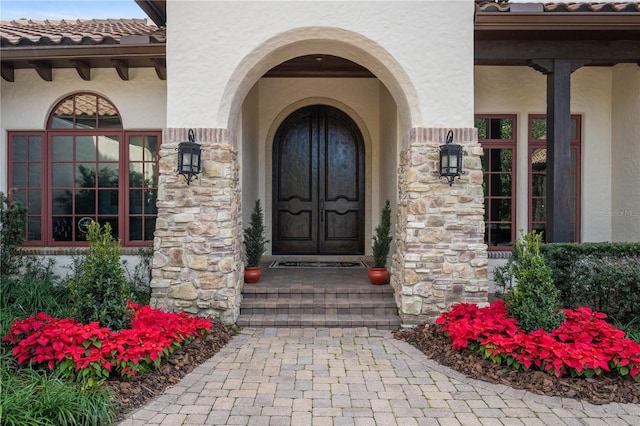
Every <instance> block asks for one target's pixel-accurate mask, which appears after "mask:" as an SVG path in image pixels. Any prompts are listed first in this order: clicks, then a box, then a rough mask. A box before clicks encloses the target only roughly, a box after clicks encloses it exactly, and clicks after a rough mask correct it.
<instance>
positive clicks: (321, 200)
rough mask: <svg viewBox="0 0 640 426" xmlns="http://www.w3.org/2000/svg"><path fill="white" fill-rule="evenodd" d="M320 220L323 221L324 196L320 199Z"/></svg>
mask: <svg viewBox="0 0 640 426" xmlns="http://www.w3.org/2000/svg"><path fill="white" fill-rule="evenodd" d="M320 222H324V198H321V199H320Z"/></svg>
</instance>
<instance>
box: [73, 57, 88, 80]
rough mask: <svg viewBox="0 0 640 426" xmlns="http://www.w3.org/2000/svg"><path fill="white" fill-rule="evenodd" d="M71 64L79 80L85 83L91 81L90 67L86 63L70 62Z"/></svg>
mask: <svg viewBox="0 0 640 426" xmlns="http://www.w3.org/2000/svg"><path fill="white" fill-rule="evenodd" d="M71 63H72V64H73V66H74V67H75V68H76V71H77V72H78V75H79V76H80V78H82V79H83V80H85V81H90V80H91V65H89V63H88V62H84V61H77V60H72V61H71Z"/></svg>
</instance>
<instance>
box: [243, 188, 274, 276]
mask: <svg viewBox="0 0 640 426" xmlns="http://www.w3.org/2000/svg"><path fill="white" fill-rule="evenodd" d="M268 242H269V240H267V239H265V238H264V217H263V214H262V207H261V206H260V200H256V203H255V205H254V206H253V211H252V212H251V221H250V223H249V226H248V227H247V228H245V229H244V246H245V258H246V259H245V261H246V266H248V267H256V266H260V259H262V255H263V254H264V251H265V245H266V244H267V243H268Z"/></svg>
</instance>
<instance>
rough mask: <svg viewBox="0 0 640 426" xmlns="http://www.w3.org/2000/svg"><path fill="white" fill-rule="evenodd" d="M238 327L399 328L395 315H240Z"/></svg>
mask: <svg viewBox="0 0 640 426" xmlns="http://www.w3.org/2000/svg"><path fill="white" fill-rule="evenodd" d="M237 324H238V326H240V327H341V328H352V327H370V328H377V329H382V330H394V329H397V328H399V327H400V317H399V316H398V315H397V314H396V315H354V314H343V315H326V314H254V315H246V316H245V315H240V318H238V322H237Z"/></svg>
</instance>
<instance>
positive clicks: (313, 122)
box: [272, 105, 364, 255]
mask: <svg viewBox="0 0 640 426" xmlns="http://www.w3.org/2000/svg"><path fill="white" fill-rule="evenodd" d="M272 211H273V236H272V248H273V254H315V255H340V254H364V142H363V139H362V134H361V133H360V130H359V129H358V126H357V125H356V124H355V123H354V121H353V120H352V119H351V118H350V117H349V116H348V115H347V114H345V113H344V112H342V111H340V110H339V109H337V108H333V107H330V106H327V105H312V106H308V107H304V108H301V109H299V110H297V111H295V112H294V113H292V114H291V115H290V116H289V117H287V118H286V119H285V120H284V122H283V123H282V124H281V125H280V127H279V128H278V130H277V132H276V135H275V140H274V143H273V209H272Z"/></svg>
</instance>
